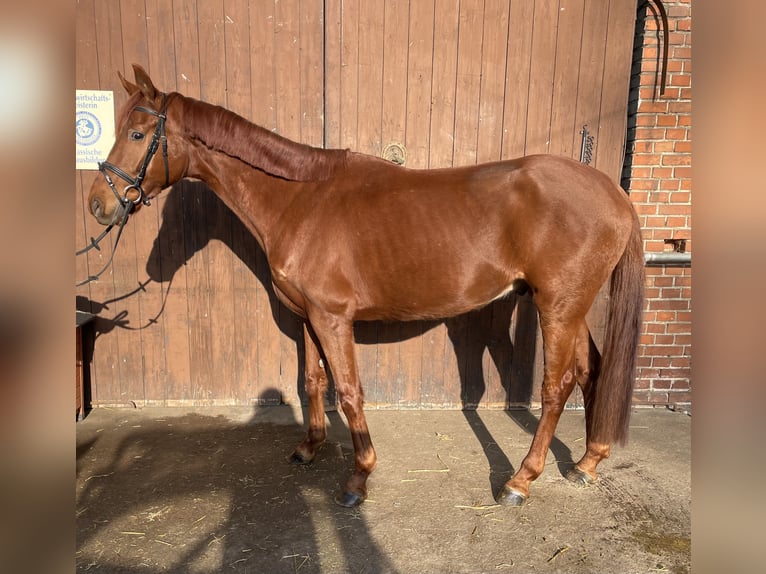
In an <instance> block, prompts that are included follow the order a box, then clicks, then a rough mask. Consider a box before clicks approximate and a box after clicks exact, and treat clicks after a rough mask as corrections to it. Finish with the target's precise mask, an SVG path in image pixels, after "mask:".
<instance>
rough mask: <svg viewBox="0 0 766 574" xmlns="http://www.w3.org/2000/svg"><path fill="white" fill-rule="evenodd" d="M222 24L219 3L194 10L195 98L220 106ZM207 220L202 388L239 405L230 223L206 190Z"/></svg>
mask: <svg viewBox="0 0 766 574" xmlns="http://www.w3.org/2000/svg"><path fill="white" fill-rule="evenodd" d="M225 25H226V18H225V15H224V4H223V0H206V1H205V2H199V3H198V4H197V29H198V33H199V46H200V48H199V55H200V78H201V82H200V96H201V99H202V100H204V101H206V102H209V103H211V104H216V105H219V106H226V103H227V101H226V93H227V85H226V79H227V78H226V71H227V68H228V63H227V61H226V38H225ZM205 201H206V207H205V210H206V218H207V236H208V237H207V245H206V246H205V248H204V249H205V251H206V252H207V262H208V269H207V274H208V282H209V283H208V286H209V305H210V332H211V338H210V357H209V360H210V362H211V364H212V365H214V366H215V368H214V369H212V370H210V371H209V376H210V377H211V378H210V380H209V381H208V382H207V386H208V387H209V388H210V391H211V398H212V399H214V400H217V401H223V402H229V401H237V400H241V399H244V396H243V395H242V393H241V392H240V391H241V389H240V373H241V369H240V368H239V364H238V362H239V353H238V352H237V345H236V344H235V330H236V321H237V316H238V313H235V302H234V284H233V262H232V258H233V257H232V252H231V246H232V235H231V229H232V219H233V218H234V215H233V213H232V212H231V210H229V208H228V207H226V205H224V203H223V202H222V201H221V200H220V199H219V198H218V196H217V195H215V193H212V190H211V191H210V192H208V193H206V194H205Z"/></svg>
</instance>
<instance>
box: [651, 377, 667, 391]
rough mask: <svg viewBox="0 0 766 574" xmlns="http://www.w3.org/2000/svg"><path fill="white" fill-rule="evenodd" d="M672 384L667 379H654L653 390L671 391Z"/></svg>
mask: <svg viewBox="0 0 766 574" xmlns="http://www.w3.org/2000/svg"><path fill="white" fill-rule="evenodd" d="M670 385H671V382H670V381H669V380H666V379H652V389H659V390H662V389H664V390H666V391H667V390H670Z"/></svg>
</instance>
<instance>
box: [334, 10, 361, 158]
mask: <svg viewBox="0 0 766 574" xmlns="http://www.w3.org/2000/svg"><path fill="white" fill-rule="evenodd" d="M340 26H341V38H340V88H339V95H340V124H339V125H340V130H339V132H340V147H342V148H349V149H352V150H357V149H358V147H359V143H358V139H359V128H358V123H359V49H360V48H359V43H360V39H359V5H358V4H357V3H355V2H345V3H341V14H340Z"/></svg>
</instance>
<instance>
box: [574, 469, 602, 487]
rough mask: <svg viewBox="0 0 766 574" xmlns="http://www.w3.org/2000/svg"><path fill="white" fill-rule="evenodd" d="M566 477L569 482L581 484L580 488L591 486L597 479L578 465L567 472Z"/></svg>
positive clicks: (576, 484)
mask: <svg viewBox="0 0 766 574" xmlns="http://www.w3.org/2000/svg"><path fill="white" fill-rule="evenodd" d="M566 478H567V480H568V481H569V482H571V483H573V484H574V485H575V486H579V487H580V488H583V487H585V486H590V485H591V484H593V483H594V482H596V480H597V479H595V478H593V477H592V476H591V475H589V474H588V473H587V472H585V471H582V470H580V469H579V468H577V467H574V468H573V469H571V470H570V471H569V472H567V474H566Z"/></svg>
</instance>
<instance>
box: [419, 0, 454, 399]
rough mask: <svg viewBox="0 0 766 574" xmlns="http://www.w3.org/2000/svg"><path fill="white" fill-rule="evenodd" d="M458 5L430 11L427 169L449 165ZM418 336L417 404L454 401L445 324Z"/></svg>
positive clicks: (451, 353)
mask: <svg viewBox="0 0 766 574" xmlns="http://www.w3.org/2000/svg"><path fill="white" fill-rule="evenodd" d="M459 6H460V2H459V1H458V0H453V1H447V2H440V3H439V4H438V8H439V9H438V10H436V11H435V13H434V54H433V72H432V87H431V125H430V133H429V141H430V146H429V167H431V168H438V167H449V166H451V165H452V157H453V151H454V128H455V90H456V78H457V46H458V17H459ZM422 339H423V340H422V344H423V351H422V360H421V372H422V384H421V398H420V402H421V404H423V405H426V406H428V405H430V406H440V405H444V404H450V403H452V402H455V401H457V398H458V397H459V396H460V377H459V375H458V372H457V359H456V358H455V352H454V350H453V349H452V346H451V344H450V342H449V338H448V336H447V327H446V326H445V325H444V323H439V324H437V325H435V326H433V327H432V328H430V329H428V330H427V331H426V332H425V333H424V334H423V337H422ZM445 351H449V352H445Z"/></svg>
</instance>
